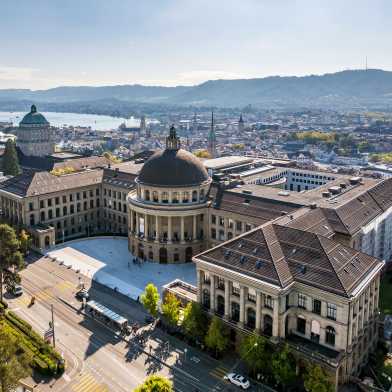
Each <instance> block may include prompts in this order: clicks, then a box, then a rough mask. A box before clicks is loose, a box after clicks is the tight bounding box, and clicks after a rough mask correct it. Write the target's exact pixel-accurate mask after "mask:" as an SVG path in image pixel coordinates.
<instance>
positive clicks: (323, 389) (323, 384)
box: [304, 364, 334, 392]
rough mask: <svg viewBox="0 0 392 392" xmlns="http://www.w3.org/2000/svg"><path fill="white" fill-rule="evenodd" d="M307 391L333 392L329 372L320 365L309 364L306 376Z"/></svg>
mask: <svg viewBox="0 0 392 392" xmlns="http://www.w3.org/2000/svg"><path fill="white" fill-rule="evenodd" d="M304 386H305V389H306V391H307V392H332V391H333V390H334V388H333V385H332V384H331V381H330V379H329V378H328V376H327V374H326V373H325V372H324V370H323V369H322V368H321V367H320V366H319V365H312V364H309V365H308V367H307V370H306V373H305V376H304Z"/></svg>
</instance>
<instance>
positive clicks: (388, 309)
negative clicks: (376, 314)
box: [380, 273, 392, 314]
mask: <svg viewBox="0 0 392 392" xmlns="http://www.w3.org/2000/svg"><path fill="white" fill-rule="evenodd" d="M380 311H381V313H382V314H392V273H387V274H385V275H384V276H383V277H382V278H381V285H380Z"/></svg>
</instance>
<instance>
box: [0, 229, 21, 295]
mask: <svg viewBox="0 0 392 392" xmlns="http://www.w3.org/2000/svg"><path fill="white" fill-rule="evenodd" d="M19 247H20V243H19V241H18V238H17V237H16V234H15V230H14V229H13V228H12V227H10V226H8V225H6V224H0V301H3V280H4V276H5V275H6V276H7V277H8V279H9V277H10V276H15V272H17V270H19V269H20V268H22V266H23V257H22V254H21V253H20V251H19ZM7 284H9V283H7Z"/></svg>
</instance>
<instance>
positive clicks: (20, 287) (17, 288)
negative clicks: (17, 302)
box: [12, 284, 23, 297]
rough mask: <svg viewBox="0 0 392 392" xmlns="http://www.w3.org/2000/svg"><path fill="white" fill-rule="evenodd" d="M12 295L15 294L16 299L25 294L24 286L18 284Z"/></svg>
mask: <svg viewBox="0 0 392 392" xmlns="http://www.w3.org/2000/svg"><path fill="white" fill-rule="evenodd" d="M12 294H14V295H15V296H16V297H17V296H19V295H22V294H23V288H22V286H20V285H18V284H17V285H15V287H14V288H13V290H12Z"/></svg>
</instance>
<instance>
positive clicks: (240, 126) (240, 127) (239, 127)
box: [238, 113, 245, 132]
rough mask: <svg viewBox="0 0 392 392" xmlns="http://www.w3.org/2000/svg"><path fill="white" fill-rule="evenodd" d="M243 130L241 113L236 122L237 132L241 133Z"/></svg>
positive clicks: (243, 123) (243, 124)
mask: <svg viewBox="0 0 392 392" xmlns="http://www.w3.org/2000/svg"><path fill="white" fill-rule="evenodd" d="M244 129H245V122H244V119H243V118H242V113H241V115H240V119H239V121H238V132H243V131H244Z"/></svg>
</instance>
